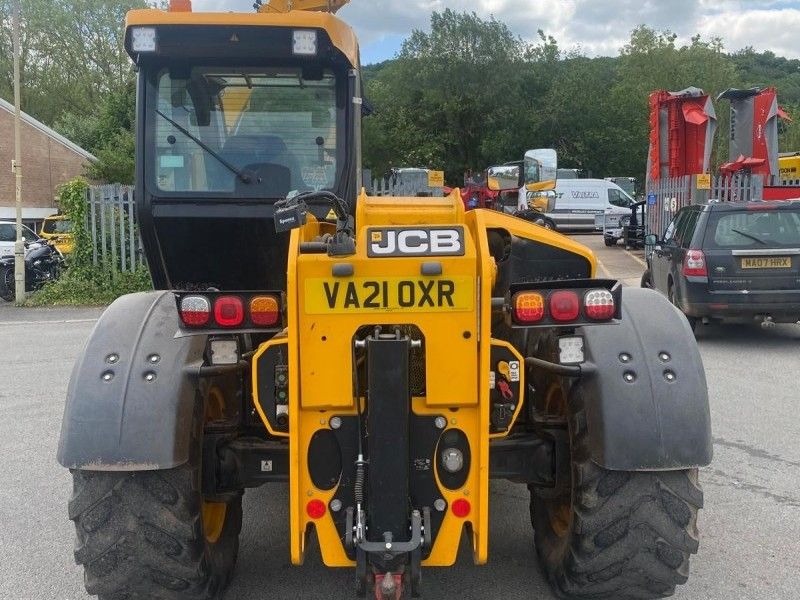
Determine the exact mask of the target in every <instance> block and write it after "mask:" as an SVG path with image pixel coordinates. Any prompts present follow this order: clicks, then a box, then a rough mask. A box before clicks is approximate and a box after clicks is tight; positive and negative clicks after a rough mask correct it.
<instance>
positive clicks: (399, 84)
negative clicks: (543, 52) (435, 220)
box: [365, 9, 528, 180]
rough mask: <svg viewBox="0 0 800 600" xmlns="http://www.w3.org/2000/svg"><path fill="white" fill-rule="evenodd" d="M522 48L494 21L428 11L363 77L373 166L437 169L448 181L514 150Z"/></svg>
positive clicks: (521, 105) (520, 117) (521, 121)
mask: <svg viewBox="0 0 800 600" xmlns="http://www.w3.org/2000/svg"><path fill="white" fill-rule="evenodd" d="M527 50H528V46H527V45H526V44H525V43H524V42H523V41H522V40H521V39H520V38H519V37H517V36H515V35H514V34H512V33H511V31H510V30H509V28H508V27H507V26H506V25H505V24H503V23H500V22H499V21H496V20H495V19H489V20H483V19H481V18H479V17H478V16H477V15H476V14H475V13H458V12H455V11H452V10H450V9H447V10H445V11H444V12H441V13H439V12H434V13H433V15H432V16H431V31H430V33H426V32H423V31H414V32H412V34H411V36H410V37H409V38H408V39H407V40H406V41H405V42H404V44H403V46H402V49H401V51H400V55H399V57H398V59H397V60H396V61H394V62H393V64H391V65H388V66H384V67H383V68H381V69H380V71H379V73H378V74H377V75H375V77H374V78H373V79H372V80H371V81H369V82H368V84H367V92H368V97H369V98H370V100H371V101H372V102H373V103H374V104H375V106H376V109H377V110H376V114H375V115H374V116H373V117H371V118H370V119H368V120H367V121H366V122H365V156H366V160H367V164H368V166H370V167H371V168H372V169H373V171H374V172H376V173H380V172H383V171H384V170H385V169H387V168H388V167H390V166H428V167H434V168H442V169H444V170H445V171H446V172H447V175H448V178H449V179H450V180H457V179H458V178H459V177H460V175H461V174H462V173H463V171H464V170H465V169H468V168H483V167H484V166H485V165H486V163H487V162H492V161H495V160H500V159H501V158H504V157H505V156H507V155H508V153H510V152H516V151H517V148H516V147H514V145H515V143H516V142H517V137H518V136H517V135H516V133H515V130H517V131H518V130H519V128H520V127H525V125H526V124H527V121H526V119H525V110H526V106H525V105H526V99H525V98H524V97H523V96H522V90H523V85H522V84H523V67H524V57H525V55H526V52H527Z"/></svg>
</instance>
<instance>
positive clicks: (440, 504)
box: [433, 498, 447, 512]
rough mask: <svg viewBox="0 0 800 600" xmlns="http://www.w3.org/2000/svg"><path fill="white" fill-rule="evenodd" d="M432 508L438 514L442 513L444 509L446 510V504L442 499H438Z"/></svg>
mask: <svg viewBox="0 0 800 600" xmlns="http://www.w3.org/2000/svg"><path fill="white" fill-rule="evenodd" d="M433 508H435V509H436V510H438V511H439V512H444V509H445V508H447V502H445V501H444V500H443V499H442V498H439V499H438V500H436V501H435V502H434V503H433Z"/></svg>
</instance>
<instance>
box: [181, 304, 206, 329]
mask: <svg viewBox="0 0 800 600" xmlns="http://www.w3.org/2000/svg"><path fill="white" fill-rule="evenodd" d="M180 313H181V321H183V324H184V325H187V326H188V327H202V326H203V325H205V324H207V323H208V321H209V319H210V318H211V303H210V302H209V301H208V298H206V297H205V296H184V297H183V298H181V311H180Z"/></svg>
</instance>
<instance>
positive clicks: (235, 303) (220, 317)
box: [214, 296, 244, 327]
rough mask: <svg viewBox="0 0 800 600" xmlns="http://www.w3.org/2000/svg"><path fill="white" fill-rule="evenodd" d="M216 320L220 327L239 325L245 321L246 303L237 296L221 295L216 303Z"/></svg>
mask: <svg viewBox="0 0 800 600" xmlns="http://www.w3.org/2000/svg"><path fill="white" fill-rule="evenodd" d="M214 320H215V321H216V322H217V325H219V326H220V327H237V326H239V325H241V324H242V322H243V321H244V305H243V304H242V300H241V298H237V297H236V296H220V297H219V298H217V301H216V302H215V303H214Z"/></svg>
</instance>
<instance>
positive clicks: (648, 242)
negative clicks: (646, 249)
mask: <svg viewBox="0 0 800 600" xmlns="http://www.w3.org/2000/svg"><path fill="white" fill-rule="evenodd" d="M656 244H658V236H657V235H656V234H655V233H648V234H647V235H646V236H644V245H645V246H655V245H656Z"/></svg>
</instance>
